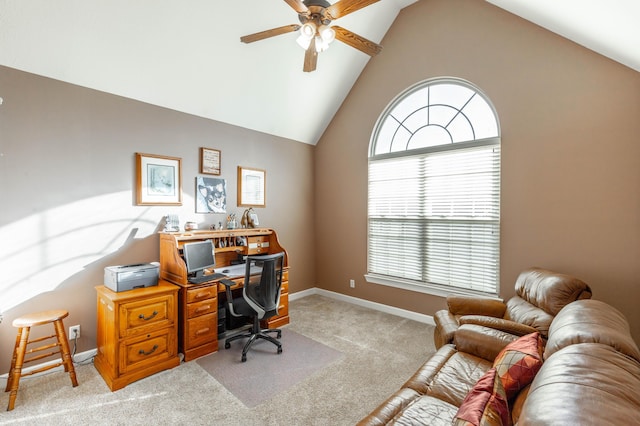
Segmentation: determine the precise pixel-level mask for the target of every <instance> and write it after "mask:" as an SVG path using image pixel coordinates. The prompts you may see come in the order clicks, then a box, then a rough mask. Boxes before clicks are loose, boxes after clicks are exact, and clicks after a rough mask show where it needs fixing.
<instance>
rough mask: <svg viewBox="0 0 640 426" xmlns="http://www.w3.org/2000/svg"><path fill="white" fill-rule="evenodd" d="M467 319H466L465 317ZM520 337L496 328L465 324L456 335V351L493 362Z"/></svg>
mask: <svg viewBox="0 0 640 426" xmlns="http://www.w3.org/2000/svg"><path fill="white" fill-rule="evenodd" d="M463 318H466V317H463ZM517 338H518V337H517V336H515V335H513V334H511V333H508V332H504V331H501V330H497V329H495V328H490V327H485V326H483V325H477V324H463V325H461V326H460V328H459V329H458V330H457V331H456V333H455V335H454V339H453V341H454V343H455V346H456V349H457V350H458V351H460V352H466V353H469V354H472V355H476V356H479V357H480V358H484V359H486V360H487V361H490V362H493V361H494V360H495V359H496V356H498V354H499V353H500V351H501V350H502V349H503V348H504V347H505V346H507V345H508V344H509V343H511V342H513V341H515V340H516V339H517Z"/></svg>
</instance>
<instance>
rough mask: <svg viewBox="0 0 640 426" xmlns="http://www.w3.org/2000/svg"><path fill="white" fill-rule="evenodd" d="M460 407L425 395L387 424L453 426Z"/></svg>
mask: <svg viewBox="0 0 640 426" xmlns="http://www.w3.org/2000/svg"><path fill="white" fill-rule="evenodd" d="M456 411H458V407H456V406H454V405H451V404H448V403H446V402H444V401H441V400H439V399H437V398H433V397H431V396H428V395H425V396H422V397H420V398H418V399H416V400H415V401H413V402H412V403H411V405H409V406H408V407H407V408H406V409H405V410H404V412H403V413H402V414H400V415H398V416H396V417H395V418H394V419H393V420H392V421H390V422H389V423H387V424H390V425H429V426H451V419H453V418H454V417H455V415H456Z"/></svg>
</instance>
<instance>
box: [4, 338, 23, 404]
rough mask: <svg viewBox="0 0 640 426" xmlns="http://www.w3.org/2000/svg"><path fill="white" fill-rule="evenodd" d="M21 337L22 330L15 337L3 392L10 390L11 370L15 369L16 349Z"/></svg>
mask: <svg viewBox="0 0 640 426" xmlns="http://www.w3.org/2000/svg"><path fill="white" fill-rule="evenodd" d="M21 336H22V329H21V328H19V329H18V334H17V335H16V344H15V345H14V346H13V355H12V356H11V367H10V368H9V375H8V377H7V386H6V387H5V388H4V391H5V392H9V390H10V389H11V382H12V380H11V376H12V374H11V373H12V372H13V369H14V368H16V357H17V355H18V347H19V346H20V338H21Z"/></svg>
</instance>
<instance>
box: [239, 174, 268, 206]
mask: <svg viewBox="0 0 640 426" xmlns="http://www.w3.org/2000/svg"><path fill="white" fill-rule="evenodd" d="M266 181H267V172H266V171H264V170H261V169H252V168H249V167H242V166H238V206H242V207H265V206H266V205H267V202H266V194H265V189H266V187H267V185H266Z"/></svg>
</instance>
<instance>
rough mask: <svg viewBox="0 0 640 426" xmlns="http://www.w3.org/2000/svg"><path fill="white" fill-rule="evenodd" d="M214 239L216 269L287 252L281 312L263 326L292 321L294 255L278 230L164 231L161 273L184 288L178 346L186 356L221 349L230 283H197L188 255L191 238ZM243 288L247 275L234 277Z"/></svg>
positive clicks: (180, 298)
mask: <svg viewBox="0 0 640 426" xmlns="http://www.w3.org/2000/svg"><path fill="white" fill-rule="evenodd" d="M204 240H211V241H212V242H213V246H214V251H215V261H216V266H215V269H218V268H222V267H225V266H230V265H232V262H235V261H236V260H238V256H239V255H243V256H244V255H259V254H273V253H279V252H284V253H285V258H284V271H283V276H282V290H281V296H280V306H279V307H278V316H276V317H272V318H270V319H268V320H267V321H265V322H264V323H263V324H262V326H263V327H268V328H277V327H280V326H282V325H285V324H288V323H289V256H288V254H287V251H286V250H285V249H284V248H283V247H282V246H281V245H280V242H279V241H278V236H277V234H276V232H275V231H274V230H273V229H268V228H256V229H224V230H215V231H190V232H183V233H178V232H161V233H160V278H161V279H163V280H166V281H169V282H171V283H174V284H176V285H178V286H179V287H180V290H179V292H178V350H179V351H180V352H182V354H183V355H184V360H185V361H190V360H192V359H195V358H198V357H201V356H203V355H206V354H209V353H212V352H216V351H217V350H218V303H219V302H221V301H222V300H219V299H220V298H221V297H225V295H224V292H225V286H224V285H223V284H220V283H218V282H217V281H212V282H207V283H204V284H191V283H189V282H188V280H187V267H186V264H185V261H184V258H183V256H182V246H183V245H184V244H185V243H191V242H197V241H204ZM229 279H231V280H233V281H235V282H236V283H237V285H236V286H235V287H232V289H239V288H241V287H242V284H243V281H244V275H242V276H230V277H229Z"/></svg>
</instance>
